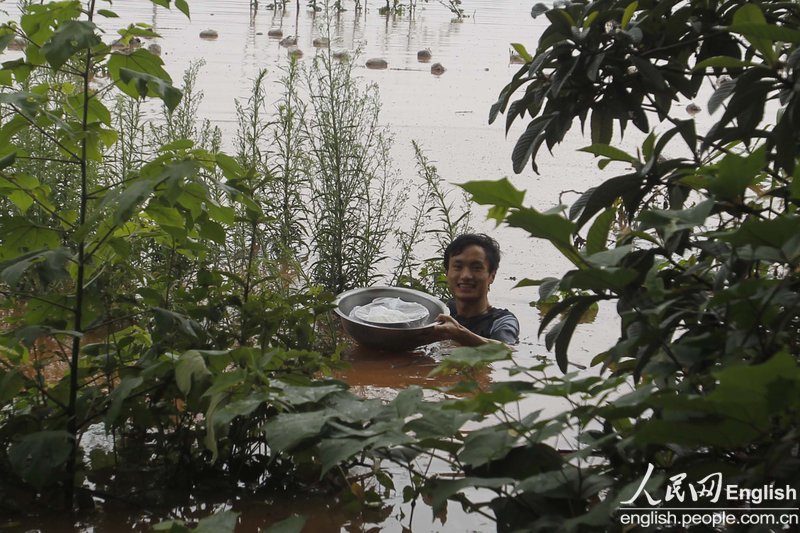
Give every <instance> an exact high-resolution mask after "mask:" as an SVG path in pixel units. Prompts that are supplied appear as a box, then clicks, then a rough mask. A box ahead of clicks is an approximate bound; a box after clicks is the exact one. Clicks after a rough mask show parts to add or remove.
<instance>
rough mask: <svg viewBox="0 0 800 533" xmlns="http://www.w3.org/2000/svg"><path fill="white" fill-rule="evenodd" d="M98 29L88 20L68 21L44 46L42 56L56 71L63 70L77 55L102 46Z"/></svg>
mask: <svg viewBox="0 0 800 533" xmlns="http://www.w3.org/2000/svg"><path fill="white" fill-rule="evenodd" d="M96 29H97V26H95V24H94V23H93V22H90V21H88V20H68V21H66V22H64V23H63V24H61V25H60V26H59V27H58V29H57V30H56V31H55V33H54V34H53V36H52V37H50V39H49V40H48V41H47V42H46V43H44V45H42V54H44V57H45V58H46V59H47V62H48V63H50V66H52V67H53V68H54V69H58V68H61V66H62V65H63V64H64V63H66V62H67V61H68V60H69V58H70V57H72V56H73V55H75V53H77V52H79V51H80V50H87V49H89V48H92V47H93V46H96V45H98V44H100V42H101V41H100V37H98V36H97V34H96V33H95V30H96Z"/></svg>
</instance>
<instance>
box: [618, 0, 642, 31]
mask: <svg viewBox="0 0 800 533" xmlns="http://www.w3.org/2000/svg"><path fill="white" fill-rule="evenodd" d="M638 8H639V2H638V1H636V0H634V1H633V2H631V3H630V4H628V7H626V8H625V12H624V13H623V14H622V21H621V22H620V27H621V28H623V29H625V28H627V27H628V23H629V22H630V21H631V19H632V18H633V14H634V13H636V10H637V9H638Z"/></svg>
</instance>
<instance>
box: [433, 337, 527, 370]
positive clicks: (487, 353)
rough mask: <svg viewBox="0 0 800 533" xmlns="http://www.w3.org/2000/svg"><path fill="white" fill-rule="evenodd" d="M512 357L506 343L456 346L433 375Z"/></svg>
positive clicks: (479, 366) (477, 366) (481, 365)
mask: <svg viewBox="0 0 800 533" xmlns="http://www.w3.org/2000/svg"><path fill="white" fill-rule="evenodd" d="M510 357H511V349H510V348H508V347H507V346H505V345H504V344H498V343H489V344H485V345H483V346H478V347H461V348H456V349H454V350H453V351H452V352H451V353H450V354H449V355H448V356H447V357H445V358H444V360H443V361H442V363H441V364H440V365H439V366H438V367H436V368H435V369H434V370H433V372H431V375H432V376H435V375H438V374H441V373H442V372H445V371H447V370H449V369H451V368H481V367H484V366H486V365H487V364H489V363H493V362H495V361H505V360H507V359H509V358H510Z"/></svg>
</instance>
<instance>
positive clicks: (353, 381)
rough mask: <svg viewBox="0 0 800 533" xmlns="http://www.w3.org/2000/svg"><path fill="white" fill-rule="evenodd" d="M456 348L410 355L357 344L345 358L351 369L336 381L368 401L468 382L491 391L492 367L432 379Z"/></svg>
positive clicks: (424, 349) (433, 347) (430, 347)
mask: <svg viewBox="0 0 800 533" xmlns="http://www.w3.org/2000/svg"><path fill="white" fill-rule="evenodd" d="M453 348H454V346H453V345H451V344H449V343H436V344H431V345H428V346H423V347H422V348H419V349H417V350H414V351H410V352H385V351H380V350H375V349H371V348H367V347H365V346H361V345H358V344H353V345H351V346H350V347H349V348H347V349H346V350H345V352H344V354H343V357H342V358H343V360H344V361H346V362H347V363H348V364H349V365H350V367H349V368H347V369H345V370H342V371H339V372H337V376H336V377H338V378H339V379H341V380H342V381H344V382H346V383H347V384H348V385H350V386H351V387H352V389H353V392H354V393H355V394H358V395H360V396H362V397H366V398H375V397H379V398H382V399H391V398H393V397H394V396H395V395H396V394H397V392H398V391H399V390H402V389H404V388H407V387H410V386H414V385H415V386H419V387H441V388H447V387H453V386H455V385H457V384H458V383H459V382H461V381H464V380H467V379H468V380H470V381H475V382H476V383H477V384H478V385H479V386H480V387H484V388H485V387H487V386H488V385H489V383H491V369H489V368H488V367H487V368H484V369H483V370H480V371H478V372H476V373H475V374H472V375H470V376H464V375H459V374H437V375H431V372H432V371H433V370H434V369H435V368H436V367H437V366H438V365H439V363H440V362H441V361H442V359H443V358H444V357H445V356H446V355H447V354H448V353H449V352H450V351H451V350H452V349H453Z"/></svg>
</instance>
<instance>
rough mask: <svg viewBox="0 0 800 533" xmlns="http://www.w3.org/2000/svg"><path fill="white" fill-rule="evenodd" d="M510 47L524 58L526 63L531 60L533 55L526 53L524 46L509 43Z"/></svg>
mask: <svg viewBox="0 0 800 533" xmlns="http://www.w3.org/2000/svg"><path fill="white" fill-rule="evenodd" d="M511 48H513V49H514V50H516V52H517V53H518V54H519V55H520V56H521V57H522V59H524V60H525V62H526V63H530V62H531V61H532V60H533V57H532V56H531V55H530V54H529V53H528V51H527V50H526V49H525V46H524V45H522V44H520V43H511Z"/></svg>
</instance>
